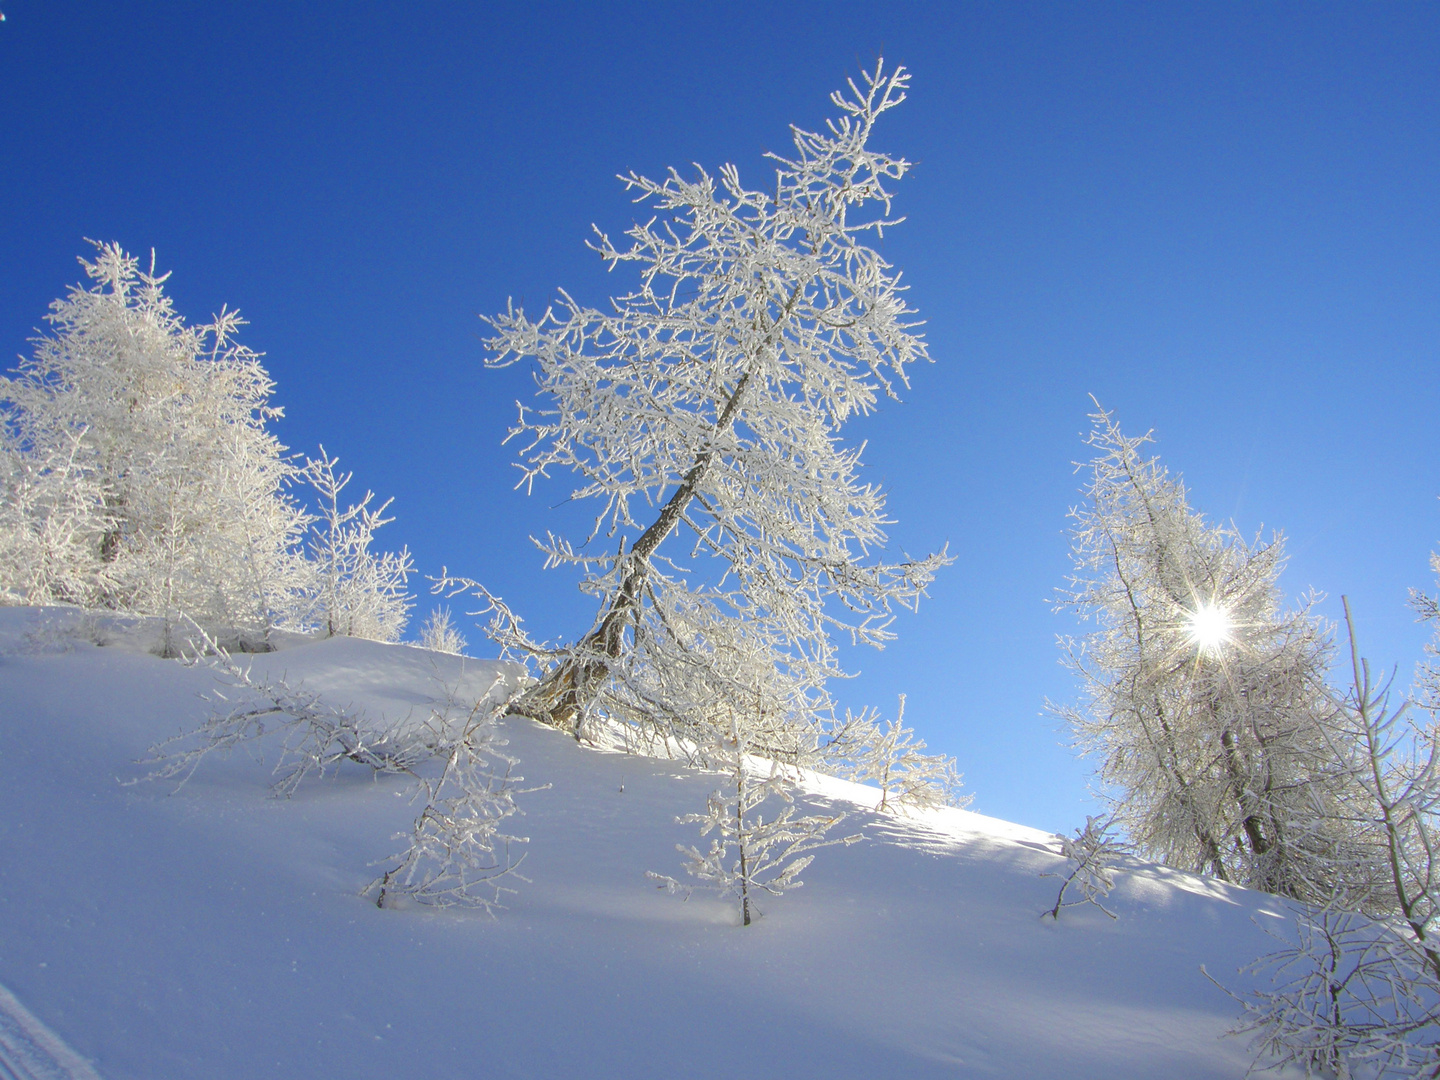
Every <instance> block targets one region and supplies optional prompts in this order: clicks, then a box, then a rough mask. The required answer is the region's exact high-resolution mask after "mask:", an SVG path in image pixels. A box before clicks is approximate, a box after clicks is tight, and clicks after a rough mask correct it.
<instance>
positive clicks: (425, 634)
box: [420, 607, 469, 656]
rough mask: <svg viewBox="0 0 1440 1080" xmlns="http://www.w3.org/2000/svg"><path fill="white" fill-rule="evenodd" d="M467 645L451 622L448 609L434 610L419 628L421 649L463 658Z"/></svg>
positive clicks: (439, 608)
mask: <svg viewBox="0 0 1440 1080" xmlns="http://www.w3.org/2000/svg"><path fill="white" fill-rule="evenodd" d="M468 644H469V642H467V641H466V640H465V637H464V635H463V634H461V633H460V629H459V627H457V626H456V625H455V623H454V622H453V621H452V619H451V617H450V609H449V608H446V607H438V608H435V609H434V610H433V611H431V612H430V614H429V616H428V617H427V618H426V619H425V622H424V625H422V626H421V627H420V647H421V648H423V649H429V650H431V651H432V652H440V653H449V654H450V655H452V656H463V655H464V653H465V646H466V645H468Z"/></svg>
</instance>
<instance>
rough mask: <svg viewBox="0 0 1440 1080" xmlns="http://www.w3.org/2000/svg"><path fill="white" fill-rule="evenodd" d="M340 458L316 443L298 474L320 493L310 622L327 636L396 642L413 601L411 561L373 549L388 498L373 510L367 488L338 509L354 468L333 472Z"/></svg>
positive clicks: (312, 542) (313, 540) (314, 534)
mask: <svg viewBox="0 0 1440 1080" xmlns="http://www.w3.org/2000/svg"><path fill="white" fill-rule="evenodd" d="M339 460H340V459H339V458H333V457H330V456H329V455H328V454H326V453H325V447H323V446H322V447H320V456H319V457H318V458H307V459H306V461H305V467H304V468H303V469H301V470H300V475H301V476H302V477H303V478H304V479H305V481H306V482H307V483H309V484H310V486H311V487H313V488H314V489H315V491H316V492H317V493H318V494H319V496H320V516H319V519H318V523H317V524H312V525H311V527H310V565H311V567H312V572H313V575H314V586H313V595H314V607H313V609H312V612H311V614H310V621H312V622H313V623H315V624H317V625H318V626H319V627H320V629H321V631H322V632H323V633H325V634H326V635H327V636H329V637H337V636H339V637H362V638H369V639H370V640H372V641H387V642H393V641H399V640H400V633H401V631H403V630H404V629H405V622H406V620H407V619H408V617H409V613H410V607H411V604H412V602H413V600H414V597H412V596H411V595H410V594H409V593H407V592H406V591H405V585H406V582H407V581H408V580H409V577H410V573H411V571H412V569H413V568H414V567H413V562H412V560H411V558H410V552H409V551H408V550H407V549H406V548H401V549H400V551H399V552H398V553H396V552H389V551H386V552H379V553H377V552H374V551H371V550H370V545H371V543H373V542H374V538H375V530H376V529H378V528H380V526H382V525H388V524H389V523H390V522H391V521H393V520H395V519H394V518H387V517H385V516H384V514H385V511H386V510H387V509H389V507H390V503H391V501H392V500H390V499H386V500H385V501H384V502H383V503H381V504H380V506H378V507H376V508H374V509H372V508H371V506H370V503H371V501H372V500H373V499H374V498H375V493H374V492H372V491H367V492H365V495H364V497H363V498H361V500H360V501H359V502H358V503H352V504H351V505H349V506H347V507H346V508H345V509H343V510H342V509H341V508H340V493H341V492H342V491H344V490H345V487H346V485H347V484H349V483H350V481H351V480H352V479H353V478H354V476H355V474H354V473H348V472H347V473H337V472H336V471H335V466H336V465H337V464H339Z"/></svg>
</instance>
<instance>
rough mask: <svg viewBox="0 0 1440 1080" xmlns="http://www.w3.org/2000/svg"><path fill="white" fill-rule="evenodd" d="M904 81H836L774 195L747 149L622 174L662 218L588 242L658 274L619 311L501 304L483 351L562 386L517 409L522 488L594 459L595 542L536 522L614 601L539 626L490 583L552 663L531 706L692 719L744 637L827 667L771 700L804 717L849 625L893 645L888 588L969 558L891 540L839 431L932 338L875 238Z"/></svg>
mask: <svg viewBox="0 0 1440 1080" xmlns="http://www.w3.org/2000/svg"><path fill="white" fill-rule="evenodd" d="M907 83H908V76H907V75H906V73H905V72H904V70H903V69H899V68H897V69H896V70H894V71H889V72H887V71H886V70H885V69H884V66H883V63H880V64H877V65H876V67H875V70H874V71H873V72H870V73H867V74H865V75H864V77H863V79H862V80H861V81H860V83H859V84H858V85H857V84H856V83H855V82H854V81H851V82H850V84H849V87H848V90H846V91H840V92H837V93H835V94H834V95H832V101H833V102H834V104H835V105H836V107H837V108H838V109H839V110H840V115H839V116H838V117H837V118H835V119H832V120H831V121H829V123H828V124H827V126H826V128H825V130H824V131H821V132H810V131H804V130H801V129H799V128H794V129H792V133H793V139H794V147H795V148H794V151H793V153H792V154H791V155H790V156H781V155H776V154H772V155H770V157H771V158H772V159H773V160H774V161H775V162H776V170H775V176H774V182H773V184H771V185H768V186H766V187H765V188H764V189H763V190H758V189H750V188H747V187H745V186H744V185H743V184H742V183H741V180H740V174H739V171H738V170H737V169H736V168H735V167H734V166H732V165H726V166H724V167H723V168H722V169H721V170H720V172H719V175H718V176H712V175H710V174H709V173H706V172H705V171H703V170H699V169H697V171H696V172H695V173H694V174H693V175H690V176H684V175H682V174H681V173H679V172H677V171H674V170H672V171H671V172H670V173H669V174H668V176H667V177H666V178H665V179H663V180H659V181H656V180H651V179H648V178H646V177H643V176H639V175H636V174H634V173H631V174H630V175H628V176H625V177H622V180H623V181H624V183H625V186H626V187H627V189H628V190H629V191H631V192H632V193H633V194H634V195H635V198H636V201H637V202H642V203H647V204H649V205H650V206H651V207H652V208H653V210H654V213H655V216H654V217H652V218H650V219H648V220H647V221H645V222H644V223H642V224H637V225H636V226H634V227H633V228H632V229H630V230H629V233H628V236H629V243H628V244H625V245H616V244H614V243H612V241H611V240H610V238H609V237H608V236H606V235H605V234H603V233H600V232H598V231H597V235H596V239H595V241H594V242H593V244H592V246H593V247H594V249H595V250H596V251H597V252H598V253H599V255H600V256H601V258H603V259H604V260H605V261H606V262H607V263H608V264H610V266H611V267H612V268H621V267H633V268H635V269H636V270H637V271H638V274H639V284H638V286H637V287H636V288H635V290H634V291H632V292H630V293H628V294H626V295H624V296H621V297H619V298H618V299H615V300H613V301H611V303H610V305H609V307H608V309H606V310H597V309H594V308H589V307H585V306H583V305H581V304H580V303H578V302H577V301H575V300H573V299H572V298H571V297H570V296H569V295H568V294H566V293H563V292H562V293H561V294H560V298H559V300H558V301H557V302H556V304H555V305H554V306H552V307H551V308H549V309H547V310H546V311H545V312H544V313H543V314H542V315H541V316H540V317H539V318H538V319H532V318H530V317H529V316H527V315H526V314H525V312H524V311H523V310H520V309H516V308H514V307H512V308H510V309H509V310H507V311H506V312H505V313H503V314H501V315H498V316H496V317H494V318H492V319H490V320H488V321H489V324H490V326H491V328H492V330H493V333H492V335H491V337H490V338H489V340H488V343H487V344H488V347H489V350H490V353H491V356H490V359H489V360H488V361H487V362H488V364H489V366H491V367H505V366H508V365H510V364H514V363H517V362H521V361H526V360H534V361H536V362H537V363H538V367H539V373H538V376H537V379H538V383H539V392H540V395H541V396H542V398H544V399H545V402H546V403H545V405H544V406H542V407H541V408H539V409H530V408H526V407H524V406H522V407H521V409H520V416H519V421H518V423H517V424H516V425H515V427H514V428H512V430H511V433H510V437H511V438H513V439H517V440H520V441H521V442H522V444H523V447H524V449H523V450H522V453H521V457H522V466H521V467H522V469H523V472H524V476H523V479H522V484H523V485H524V486H526V488H527V489H528V488H530V487H531V486H532V485H533V484H534V483H535V481H536V480H537V479H540V478H542V477H545V476H548V475H549V474H550V473H551V472H552V471H553V470H565V471H568V472H571V473H574V474H575V475H576V476H578V478H579V482H578V484H577V486H576V487H575V488H574V490H573V495H572V498H574V499H577V500H595V501H596V502H598V503H599V505H600V509H599V511H598V513H597V515H596V518H595V523H594V528H593V529H592V530H591V533H590V535H589V536H587V537H585V538H583V540H581V541H579V542H574V541H572V540H570V539H566V538H563V537H556V536H553V535H552V536H549V537H548V538H547V539H545V540H544V541H539V545H540V547H541V549H542V550H543V551H544V553H545V555H546V558H547V565H551V566H572V567H576V568H578V569H579V570H580V571H581V573H582V575H583V577H582V584H581V587H582V589H583V590H585V591H586V592H588V593H590V594H591V595H593V596H595V597H596V598H597V600H598V602H599V611H598V614H597V616H596V619H595V622H594V624H593V625H592V626H591V628H590V629H589V630H588V631H587V632H585V633H584V634H582V635H580V636H579V637H578V638H576V639H575V640H574V641H573V643H572V644H569V645H565V646H560V647H545V646H542V645H539V644H537V643H535V642H533V641H532V640H530V639H529V638H528V637H527V636H526V635H525V633H524V631H523V629H522V628H521V626H520V623H519V620H518V619H517V618H516V617H515V616H514V615H513V614H511V613H510V611H509V609H507V608H505V607H504V605H503V604H499V602H498V601H496V602H495V604H496V609H497V617H496V621H495V622H494V623H492V633H494V634H496V636H497V637H498V638H499V640H500V641H502V643H504V644H505V645H506V646H507V647H508V648H509V649H510V650H512V652H514V653H520V654H524V655H526V656H528V658H529V659H530V660H531V661H532V662H535V663H536V664H537V667H538V669H539V674H540V677H539V679H538V681H537V682H536V683H535V684H534V685H533V686H532V687H531V688H530V689H529V690H528V691H527V692H526V693H525V694H524V695H523V696H522V697H520V698H519V699H518V700H517V702H516V703H515V704H514V706H513V708H514V709H515V710H516V711H518V712H520V713H523V714H525V715H529V716H531V717H534V718H536V719H539V720H542V721H544V722H547V723H550V724H554V725H557V726H560V727H564V728H568V729H571V730H576V731H578V730H579V729H580V728H581V726H582V725H583V724H584V723H585V721H586V720H587V718H589V717H591V716H594V715H597V714H603V715H604V716H606V717H608V718H610V719H611V720H617V721H621V722H624V723H626V724H628V725H630V726H632V727H634V728H648V729H652V730H653V729H655V728H657V727H658V728H659V729H661V730H663V731H666V732H673V733H676V734H680V735H682V736H686V737H688V735H689V733H688V731H687V725H689V724H690V723H691V722H692V720H693V718H694V715H695V714H694V711H693V710H691V709H690V708H689V706H690V704H691V698H692V696H693V694H694V691H695V687H696V683H695V679H694V677H693V674H694V673H693V668H694V666H695V664H696V662H697V658H703V657H705V656H706V655H707V654H711V653H713V652H714V651H715V650H717V649H721V650H723V649H724V648H726V647H727V646H726V642H727V640H728V639H729V638H731V637H733V636H735V635H738V634H742V633H744V634H752V635H759V636H760V637H761V638H763V639H764V640H765V641H767V642H768V643H769V645H768V647H769V648H770V649H771V650H772V659H773V662H774V663H775V664H776V665H778V666H779V667H780V668H783V669H784V670H785V671H786V672H787V673H788V677H789V678H790V679H791V681H792V684H793V685H798V686H800V687H803V688H808V689H804V690H802V691H801V696H805V695H806V694H808V695H809V696H810V699H811V704H810V705H809V706H807V707H806V709H805V710H802V712H804V713H805V714H806V715H804V716H801V715H800V714H799V713H797V712H796V711H795V710H791V709H777V710H776V714H777V715H786V716H791V717H793V718H795V719H797V720H798V721H799V722H800V723H802V725H803V724H804V723H807V722H809V721H811V720H813V718H814V715H815V713H816V711H817V710H823V708H825V707H826V706H827V705H828V698H827V697H826V696H825V693H824V690H823V687H824V684H825V681H826V679H827V678H829V677H830V676H833V675H835V674H837V673H838V672H839V670H840V669H839V664H838V660H837V655H836V647H835V644H834V643H833V641H832V633H834V632H837V631H838V632H839V633H842V634H844V635H846V636H848V637H850V638H852V639H853V640H855V641H857V642H863V643H866V644H870V645H875V646H881V645H883V644H884V643H885V642H886V641H888V640H889V639H890V638H891V636H892V634H891V632H890V630H889V626H890V623H891V620H892V618H893V613H894V609H895V608H897V607H913V606H914V605H915V604H916V603H917V602H918V599H919V597H920V596H921V595H922V593H923V592H924V591H925V589H926V587H927V586H928V585H929V583H930V582H931V580H932V578H933V576H934V574H935V572H936V571H937V570H938V569H939V568H940V567H941V566H943V565H944V564H945V563H946V562H948V561H949V559H948V556H947V555H946V554H945V553H944V552H941V553H938V554H934V555H930V556H927V557H925V558H921V559H915V560H909V559H907V560H904V561H901V562H898V563H885V562H880V561H877V560H875V559H874V558H873V557H872V556H873V553H874V552H875V550H876V549H878V548H879V547H881V546H882V545H883V544H884V542H885V539H886V537H885V532H884V526H885V525H886V524H887V519H886V517H885V499H884V496H883V494H882V493H881V492H880V491H879V489H877V488H876V487H875V486H874V485H872V484H869V483H865V482H863V481H862V480H861V479H860V476H859V471H860V452H859V449H858V448H856V447H851V446H846V445H845V444H843V443H842V442H841V440H840V430H841V428H842V426H843V425H844V423H845V422H846V421H847V420H849V419H851V418H852V417H855V416H857V415H861V414H864V413H867V412H869V411H871V410H872V409H873V408H874V407H875V405H876V403H877V400H878V398H879V396H880V395H881V394H885V395H889V396H891V397H894V396H895V395H896V391H897V388H899V387H903V386H906V385H908V382H907V374H908V368H909V367H910V365H911V364H913V363H915V362H916V361H918V360H923V359H926V349H925V343H924V341H923V340H922V338H921V337H920V336H919V335H918V334H917V333H916V332H915V329H916V325H917V324H916V323H915V321H914V320H913V313H912V311H911V309H910V308H909V307H907V305H906V304H905V301H904V299H903V289H902V286H901V284H900V275H899V274H898V272H896V271H895V270H894V269H893V268H892V267H891V266H890V265H889V264H888V263H886V261H885V260H884V259H883V258H882V257H881V256H880V254H879V253H878V252H877V251H875V250H874V249H873V248H872V247H870V246H867V242H868V240H869V238H870V237H871V236H874V237H879V236H880V235H882V233H883V231H884V229H885V228H887V227H889V226H891V225H893V224H895V223H896V222H897V221H898V220H899V219H897V218H894V217H892V216H891V212H890V209H891V190H890V188H891V184H892V183H893V182H894V181H897V180H899V179H900V178H901V177H902V176H903V175H904V174H905V172H906V171H907V170H908V168H909V165H908V163H907V162H906V161H904V160H903V159H901V158H897V157H892V156H889V155H887V154H884V153H881V152H878V151H875V150H872V149H870V147H869V145H868V144H869V140H870V135H871V132H872V130H873V128H874V125H875V123H876V121H877V120H878V119H879V118H880V116H881V115H882V114H883V113H885V112H887V111H888V110H889V109H891V108H893V107H895V106H896V105H898V104H900V103H901V102H902V101H903V100H904V98H905V89H906V86H907ZM689 616H693V617H689ZM687 617H688V621H687ZM677 619H678V621H679V623H683V624H684V625H683V626H682V625H678V624H677ZM677 727H678V730H677ZM691 742H692V745H693V744H694V740H693V739H692V740H691Z"/></svg>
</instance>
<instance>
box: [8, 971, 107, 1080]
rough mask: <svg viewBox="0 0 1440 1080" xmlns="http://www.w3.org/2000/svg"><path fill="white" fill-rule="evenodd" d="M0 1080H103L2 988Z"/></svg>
mask: <svg viewBox="0 0 1440 1080" xmlns="http://www.w3.org/2000/svg"><path fill="white" fill-rule="evenodd" d="M0 1080H100V1074H99V1073H97V1072H96V1071H95V1070H94V1069H92V1068H91V1067H90V1063H89V1062H88V1061H86V1060H85V1059H84V1058H82V1057H81V1056H80V1055H79V1054H77V1053H75V1051H74V1050H71V1049H70V1047H68V1046H66V1045H65V1043H64V1042H63V1041H62V1040H61V1039H60V1037H59V1036H58V1035H56V1034H55V1033H54V1032H53V1031H51V1030H50V1029H49V1028H47V1027H46V1026H45V1025H44V1024H42V1023H41V1022H40V1021H39V1020H37V1019H36V1018H35V1017H34V1016H33V1015H31V1013H30V1010H29V1009H27V1008H25V1006H24V1005H21V1004H20V1001H19V1000H18V999H17V998H16V997H15V995H14V994H12V993H11V992H10V991H9V990H7V989H5V987H3V986H0Z"/></svg>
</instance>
